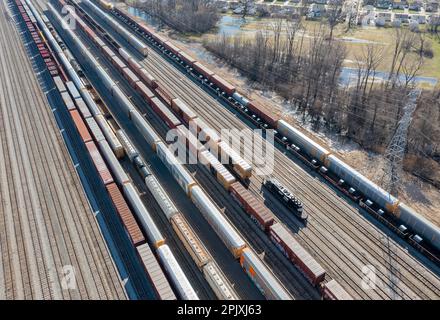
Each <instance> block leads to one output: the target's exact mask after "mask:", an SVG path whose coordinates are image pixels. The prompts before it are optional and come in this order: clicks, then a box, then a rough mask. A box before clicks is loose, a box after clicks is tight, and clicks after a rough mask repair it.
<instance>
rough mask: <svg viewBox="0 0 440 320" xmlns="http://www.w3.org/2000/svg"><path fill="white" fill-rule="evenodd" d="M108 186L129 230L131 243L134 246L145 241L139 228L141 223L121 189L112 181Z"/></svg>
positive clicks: (126, 228) (120, 215) (117, 209)
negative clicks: (135, 216) (137, 220)
mask: <svg viewBox="0 0 440 320" xmlns="http://www.w3.org/2000/svg"><path fill="white" fill-rule="evenodd" d="M106 188H107V191H108V193H109V195H110V198H111V199H112V201H113V204H114V205H115V208H116V211H117V212H118V214H119V217H120V218H121V220H122V223H123V224H124V227H125V230H127V233H128V235H129V237H130V240H131V243H132V244H133V245H134V246H138V245H140V244H143V243H145V237H144V235H143V233H142V231H141V229H140V228H139V225H138V223H137V222H136V219H135V218H134V216H133V213H132V212H131V210H130V208H129V207H128V205H127V202H125V199H124V197H123V196H122V194H121V191H119V188H118V186H117V185H116V184H115V183H111V184H109V185H107V186H106Z"/></svg>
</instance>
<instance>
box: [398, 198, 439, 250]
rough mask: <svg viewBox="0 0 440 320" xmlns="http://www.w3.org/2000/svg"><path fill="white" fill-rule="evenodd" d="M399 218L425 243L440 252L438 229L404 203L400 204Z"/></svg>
mask: <svg viewBox="0 0 440 320" xmlns="http://www.w3.org/2000/svg"><path fill="white" fill-rule="evenodd" d="M398 217H399V219H400V221H402V222H403V223H404V224H405V225H406V226H407V227H409V228H411V229H412V230H413V231H414V232H416V233H417V234H418V235H419V236H421V237H422V238H423V239H424V241H426V242H428V243H429V244H431V245H432V246H434V247H435V248H437V249H438V250H440V229H439V228H438V227H436V226H435V225H433V224H432V223H431V222H430V221H428V220H427V219H425V218H424V217H422V216H420V215H419V214H417V213H416V212H415V211H414V210H413V209H411V208H410V207H408V206H407V205H405V204H403V203H400V204H399V214H398Z"/></svg>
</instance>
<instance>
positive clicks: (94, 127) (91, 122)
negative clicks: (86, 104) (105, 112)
mask: <svg viewBox="0 0 440 320" xmlns="http://www.w3.org/2000/svg"><path fill="white" fill-rule="evenodd" d="M86 122H87V126H88V127H89V129H90V131H91V132H92V135H93V138H94V139H95V141H96V142H100V141H102V140H105V137H104V134H103V133H102V130H101V128H100V127H99V126H98V124H97V123H96V121H95V119H93V118H87V119H86Z"/></svg>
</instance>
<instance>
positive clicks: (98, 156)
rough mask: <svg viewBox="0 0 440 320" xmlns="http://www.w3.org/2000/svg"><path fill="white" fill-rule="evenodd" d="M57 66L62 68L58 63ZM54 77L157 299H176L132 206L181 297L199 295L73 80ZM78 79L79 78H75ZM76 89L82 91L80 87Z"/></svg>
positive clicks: (42, 25) (66, 63) (47, 33)
mask: <svg viewBox="0 0 440 320" xmlns="http://www.w3.org/2000/svg"><path fill="white" fill-rule="evenodd" d="M16 2H17V4H20V3H21V2H20V1H19V0H16ZM28 6H29V8H30V10H31V11H32V12H33V15H34V16H36V18H37V20H38V24H39V25H40V28H41V29H42V31H43V32H44V34H45V36H46V37H47V39H48V41H49V43H50V45H51V47H52V48H54V51H55V52H57V55H58V57H59V58H60V59H61V60H62V61H63V62H64V63H63V65H64V67H65V68H66V69H67V70H68V73H69V75H72V76H73V75H75V77H76V80H77V81H78V80H79V79H78V75H77V74H76V73H75V72H74V71H73V68H72V66H71V64H70V62H69V61H68V60H67V59H66V57H65V55H64V54H63V52H62V50H61V48H60V46H59V45H58V43H57V42H56V41H55V39H54V38H53V37H52V35H51V33H50V31H49V30H48V29H47V27H46V25H45V22H44V20H43V19H42V18H41V17H40V16H39V14H38V12H37V11H36V10H35V8H34V7H33V5H32V4H31V3H30V2H28ZM19 7H20V6H19ZM46 20H47V19H46ZM58 67H59V68H61V67H60V66H58ZM75 77H73V78H75ZM53 80H54V84H55V88H57V90H58V91H59V93H60V96H61V97H62V99H63V102H64V104H65V106H66V108H67V110H68V111H69V113H70V115H71V117H72V120H73V123H74V124H75V126H76V128H77V130H78V134H79V136H80V138H81V139H82V141H83V142H84V144H85V146H86V148H87V150H88V153H89V155H90V158H91V160H92V162H93V164H94V165H95V168H96V170H97V172H98V174H99V176H100V178H101V180H102V183H103V184H104V186H105V187H106V189H107V191H108V193H109V196H110V198H111V199H112V201H113V204H114V205H115V209H116V212H117V213H118V214H119V216H120V218H121V222H122V224H123V225H124V227H125V230H126V232H127V235H128V237H129V239H130V240H131V242H132V244H133V246H134V247H135V249H136V251H137V253H138V256H139V259H140V261H141V262H142V263H143V265H144V267H145V271H146V274H147V276H148V277H149V278H150V280H151V281H152V283H153V285H154V288H155V290H156V293H157V296H158V297H159V298H160V299H176V297H175V295H174V293H173V290H172V289H171V287H170V285H169V284H168V280H167V279H166V278H165V276H164V274H163V272H162V270H161V269H160V267H159V265H158V263H157V261H156V258H155V257H154V255H153V254H152V252H151V250H150V249H149V247H148V244H146V239H145V237H144V235H143V233H142V231H141V230H140V228H139V225H138V224H137V222H136V220H135V219H134V216H133V214H132V211H131V210H133V211H134V212H135V214H136V216H137V218H138V220H139V221H140V222H141V224H143V226H144V230H145V231H146V233H147V237H148V239H149V240H150V242H151V243H153V245H154V247H155V248H156V249H157V252H158V255H159V257H160V260H161V262H162V265H163V266H164V268H165V269H166V270H172V273H169V275H170V277H171V279H172V280H173V284H174V286H175V287H176V288H177V290H178V292H179V294H180V297H181V298H182V299H191V300H194V299H198V297H197V294H196V293H195V291H194V289H193V288H192V286H191V284H190V283H189V281H188V279H187V278H186V276H185V275H184V274H183V271H182V269H181V268H180V266H179V265H178V264H177V262H176V261H175V258H174V256H173V254H172V253H171V251H170V250H169V248H168V246H167V245H166V244H164V238H163V236H162V235H161V234H160V231H159V230H158V229H157V227H156V226H155V224H154V223H153V221H152V219H151V216H150V214H149V212H148V211H147V210H146V208H145V207H144V206H143V204H142V201H141V200H140V198H139V195H138V194H137V192H136V191H135V189H134V187H133V185H132V184H131V182H130V181H129V179H128V176H127V175H126V174H125V172H124V170H123V169H122V167H121V166H120V164H119V162H118V160H117V158H116V154H118V151H117V150H116V151H115V152H114V151H112V149H111V147H110V144H109V143H108V142H107V141H106V138H105V134H104V133H103V131H102V130H101V128H100V127H99V125H98V124H97V122H96V121H95V119H94V118H93V116H92V114H91V113H90V110H89V112H87V111H86V109H84V105H83V103H84V101H83V100H82V98H81V96H80V93H79V91H78V90H77V88H76V87H75V85H73V83H72V82H70V81H66V80H67V77H63V78H61V77H59V76H54V77H53ZM78 83H81V82H80V81H78ZM79 89H80V91H81V89H82V88H79ZM74 101H75V102H74ZM92 103H93V102H92ZM91 109H94V110H95V112H94V113H96V114H97V115H99V110H98V108H97V106H96V105H94V107H92V108H91ZM109 167H110V168H111V170H110V169H109ZM118 185H119V186H120V187H121V189H122V190H123V193H124V196H125V198H126V199H127V202H128V204H130V207H131V209H130V208H129V207H128V204H127V202H126V201H125V199H124V197H123V196H122V194H121V192H120V190H119V188H118Z"/></svg>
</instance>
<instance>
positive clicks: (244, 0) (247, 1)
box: [239, 0, 254, 19]
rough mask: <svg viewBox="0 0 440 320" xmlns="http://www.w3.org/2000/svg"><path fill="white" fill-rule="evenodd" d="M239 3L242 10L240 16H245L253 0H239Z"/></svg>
mask: <svg viewBox="0 0 440 320" xmlns="http://www.w3.org/2000/svg"><path fill="white" fill-rule="evenodd" d="M239 3H240V5H241V7H242V8H243V11H242V12H241V17H242V18H243V19H245V18H246V16H247V15H248V14H249V9H250V8H251V6H252V5H253V4H254V1H253V0H239Z"/></svg>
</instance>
